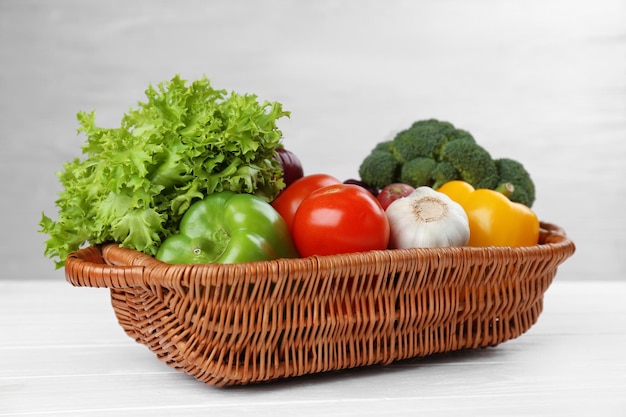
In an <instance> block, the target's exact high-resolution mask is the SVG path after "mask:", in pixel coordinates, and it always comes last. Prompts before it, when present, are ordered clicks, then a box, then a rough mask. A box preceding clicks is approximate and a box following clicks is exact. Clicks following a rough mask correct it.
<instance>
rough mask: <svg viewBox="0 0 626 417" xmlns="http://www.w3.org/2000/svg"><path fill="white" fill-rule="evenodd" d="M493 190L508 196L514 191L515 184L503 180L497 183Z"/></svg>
mask: <svg viewBox="0 0 626 417" xmlns="http://www.w3.org/2000/svg"><path fill="white" fill-rule="evenodd" d="M494 191H497V192H499V193H502V194H504V196H505V197H508V196H510V195H511V194H513V191H515V186H514V185H513V184H511V183H510V182H503V183H502V184H500V185H498V186H497V187H496V189H495V190H494Z"/></svg>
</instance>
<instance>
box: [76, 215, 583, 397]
mask: <svg viewBox="0 0 626 417" xmlns="http://www.w3.org/2000/svg"><path fill="white" fill-rule="evenodd" d="M574 250H575V247H574V243H573V242H572V241H571V240H569V239H568V238H567V237H566V236H565V233H564V232H563V230H562V229H560V228H559V227H557V226H555V225H551V224H548V223H542V231H541V236H540V244H539V245H536V246H531V247H521V248H506V247H491V248H470V247H450V248H437V249H397V250H382V251H372V252H364V253H353V254H346V255H334V256H320V257H310V258H302V259H278V260H274V261H267V262H253V263H246V264H229V265H226V264H222V265H218V264H212V265H167V264H164V263H161V262H159V261H157V260H155V259H154V258H152V257H150V256H148V255H145V254H142V253H140V252H136V251H133V250H130V249H123V248H120V247H119V246H118V245H115V244H107V245H103V246H90V247H87V248H85V249H81V250H79V251H76V252H74V253H73V254H72V255H70V257H69V258H68V260H67V263H66V267H65V270H66V277H67V280H68V281H69V282H70V283H71V284H73V285H76V286H89V287H108V288H110V291H111V296H112V304H113V309H114V310H115V314H116V315H117V318H118V320H119V323H120V325H121V326H122V327H123V329H124V330H125V331H126V333H127V334H128V335H129V336H131V337H133V338H134V339H135V340H137V341H138V342H140V343H143V344H145V345H146V346H148V347H149V348H150V349H151V350H152V351H153V352H154V353H155V354H156V355H157V356H158V357H159V359H161V360H163V361H165V362H166V363H167V364H168V365H170V366H172V367H174V368H177V369H181V370H183V371H184V372H186V373H188V374H190V375H193V376H194V377H196V378H197V379H199V380H200V381H203V382H205V383H207V384H212V385H233V384H248V383H254V382H260V381H271V380H275V379H279V378H287V377H293V376H297V375H304V374H310V373H317V372H324V371H331V370H338V369H344V368H353V367H358V366H365V365H372V364H388V363H390V362H393V361H395V360H400V359H405V358H410V357H418V356H426V355H429V354H433V353H439V352H448V351H454V350H460V349H474V348H481V347H486V346H495V345H497V344H499V343H501V342H504V341H506V340H509V339H512V338H515V337H517V336H519V335H521V334H522V333H524V332H525V331H526V330H528V329H529V328H530V327H531V326H532V325H533V324H534V323H535V322H536V320H537V318H538V316H539V314H540V313H541V310H542V307H543V295H544V293H545V291H546V290H547V288H548V286H549V285H550V284H551V282H552V279H553V278H554V276H555V274H556V271H557V267H558V266H559V265H560V264H561V263H562V262H563V261H565V260H566V259H567V258H568V257H569V256H571V255H572V254H573V253H574Z"/></svg>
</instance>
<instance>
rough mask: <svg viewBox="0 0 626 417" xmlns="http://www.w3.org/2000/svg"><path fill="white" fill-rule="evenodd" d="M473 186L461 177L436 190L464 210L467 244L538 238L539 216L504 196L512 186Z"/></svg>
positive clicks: (516, 243) (524, 243)
mask: <svg viewBox="0 0 626 417" xmlns="http://www.w3.org/2000/svg"><path fill="white" fill-rule="evenodd" d="M509 186H511V184H507V185H506V188H504V189H498V190H488V189H478V190H475V189H474V187H472V186H471V185H470V184H468V183H467V182H464V181H451V182H448V183H446V184H444V185H442V186H441V187H440V188H439V189H438V190H437V191H439V192H442V193H444V194H446V195H447V196H448V197H450V198H451V199H452V200H454V201H456V202H457V203H459V204H460V205H461V206H462V207H463V208H464V209H465V212H466V213H467V217H468V220H469V227H470V238H469V242H468V245H469V246H532V245H536V244H537V242H538V241H539V219H538V218H537V215H536V214H535V213H534V212H533V211H532V210H531V209H530V208H528V207H527V206H525V205H523V204H520V203H515V202H513V201H511V200H509V199H508V198H507V197H506V194H507V193H511V192H512V190H511V188H510V187H509Z"/></svg>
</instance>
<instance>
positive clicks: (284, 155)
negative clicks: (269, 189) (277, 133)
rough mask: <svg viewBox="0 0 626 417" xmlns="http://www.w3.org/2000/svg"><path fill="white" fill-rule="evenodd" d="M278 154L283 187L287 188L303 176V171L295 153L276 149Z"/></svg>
mask: <svg viewBox="0 0 626 417" xmlns="http://www.w3.org/2000/svg"><path fill="white" fill-rule="evenodd" d="M276 152H277V154H278V160H279V161H280V166H281V168H282V169H283V181H284V182H285V187H289V186H290V185H291V184H293V183H294V182H295V181H296V180H298V179H300V178H302V177H303V176H304V169H303V168H302V162H300V158H298V157H297V156H296V154H295V153H293V152H291V151H288V150H287V149H285V148H276Z"/></svg>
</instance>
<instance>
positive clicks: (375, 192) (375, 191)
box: [343, 178, 378, 197]
mask: <svg viewBox="0 0 626 417" xmlns="http://www.w3.org/2000/svg"><path fill="white" fill-rule="evenodd" d="M343 183H344V184H353V185H358V186H360V187H363V188H365V189H366V190H367V191H369V192H370V193H372V195H373V196H374V197H376V196H377V195H378V188H376V187H372V186H371V185H369V184H366V183H364V182H363V181H360V180H355V179H353V178H350V179H348V180H345V181H344V182H343Z"/></svg>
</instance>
